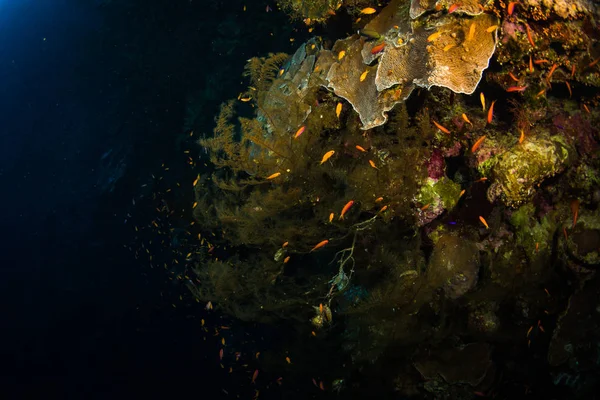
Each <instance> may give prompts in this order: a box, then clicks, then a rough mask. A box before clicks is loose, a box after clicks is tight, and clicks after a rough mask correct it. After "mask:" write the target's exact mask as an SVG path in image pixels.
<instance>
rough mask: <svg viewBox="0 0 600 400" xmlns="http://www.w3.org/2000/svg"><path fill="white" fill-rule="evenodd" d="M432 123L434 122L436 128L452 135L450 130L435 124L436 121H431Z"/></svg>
mask: <svg viewBox="0 0 600 400" xmlns="http://www.w3.org/2000/svg"><path fill="white" fill-rule="evenodd" d="M431 122H433V124H434V125H435V127H436V128H438V129H439V130H440V131H442V132H444V133H447V134H448V135H449V134H450V131H449V130H448V128H446V127H444V126H442V125H440V124H438V123H437V122H435V121H434V120H431Z"/></svg>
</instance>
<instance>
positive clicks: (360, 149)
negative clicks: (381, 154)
mask: <svg viewBox="0 0 600 400" xmlns="http://www.w3.org/2000/svg"><path fill="white" fill-rule="evenodd" d="M354 147H355V148H356V150H358V151H362V152H363V153H366V152H367V151H366V150H365V148H364V147H362V146H359V145H356V146H354Z"/></svg>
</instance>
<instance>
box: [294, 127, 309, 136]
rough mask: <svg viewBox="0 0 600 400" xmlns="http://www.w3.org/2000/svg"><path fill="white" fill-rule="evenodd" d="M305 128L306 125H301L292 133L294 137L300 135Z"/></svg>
mask: <svg viewBox="0 0 600 400" xmlns="http://www.w3.org/2000/svg"><path fill="white" fill-rule="evenodd" d="M305 130H306V126H304V125H302V126H301V127H300V128H299V129H298V130H297V131H296V134H295V135H294V139H298V137H300V135H302V133H304V131H305Z"/></svg>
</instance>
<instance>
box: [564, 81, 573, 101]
mask: <svg viewBox="0 0 600 400" xmlns="http://www.w3.org/2000/svg"><path fill="white" fill-rule="evenodd" d="M565 84H566V85H567V89H569V97H571V96H573V91H572V90H571V85H570V84H569V82H568V81H565Z"/></svg>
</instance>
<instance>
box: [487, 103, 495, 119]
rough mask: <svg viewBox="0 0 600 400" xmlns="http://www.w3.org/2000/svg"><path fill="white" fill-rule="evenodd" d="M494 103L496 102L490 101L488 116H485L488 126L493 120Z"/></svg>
mask: <svg viewBox="0 0 600 400" xmlns="http://www.w3.org/2000/svg"><path fill="white" fill-rule="evenodd" d="M495 102H496V100H494V101H492V104H491V105H490V109H489V110H488V115H487V122H488V124H491V123H492V120H493V119H494V103H495Z"/></svg>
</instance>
